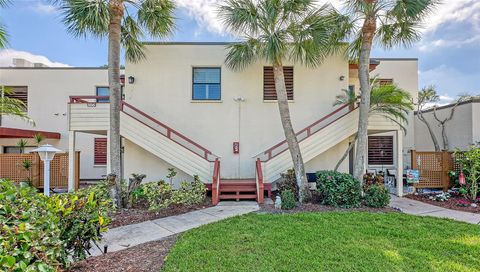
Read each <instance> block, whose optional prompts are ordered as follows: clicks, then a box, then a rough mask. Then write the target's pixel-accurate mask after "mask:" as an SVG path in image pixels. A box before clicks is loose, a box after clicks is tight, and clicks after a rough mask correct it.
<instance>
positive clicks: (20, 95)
mask: <svg viewBox="0 0 480 272" xmlns="http://www.w3.org/2000/svg"><path fill="white" fill-rule="evenodd" d="M4 96H5V97H9V98H15V99H18V100H20V101H22V102H23V103H24V104H25V111H27V109H28V87H27V86H6V87H5V92H4Z"/></svg>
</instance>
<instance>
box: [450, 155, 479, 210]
mask: <svg viewBox="0 0 480 272" xmlns="http://www.w3.org/2000/svg"><path fill="white" fill-rule="evenodd" d="M458 153H460V151H456V152H455V157H459V158H458V159H457V162H459V163H460V164H461V165H462V167H463V173H464V174H465V182H466V184H465V185H463V188H465V191H466V192H467V193H466V194H465V196H466V197H467V198H468V199H470V201H475V200H476V199H477V195H478V192H479V187H480V148H477V147H475V146H471V147H470V149H469V150H468V151H465V152H463V154H462V155H463V156H457V154H458Z"/></svg>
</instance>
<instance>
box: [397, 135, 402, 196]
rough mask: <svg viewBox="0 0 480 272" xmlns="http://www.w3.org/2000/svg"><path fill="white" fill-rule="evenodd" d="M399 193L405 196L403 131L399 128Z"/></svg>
mask: <svg viewBox="0 0 480 272" xmlns="http://www.w3.org/2000/svg"><path fill="white" fill-rule="evenodd" d="M397 195H398V196H400V197H401V196H403V131H401V130H397Z"/></svg>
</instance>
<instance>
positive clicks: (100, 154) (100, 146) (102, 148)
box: [93, 138, 107, 165]
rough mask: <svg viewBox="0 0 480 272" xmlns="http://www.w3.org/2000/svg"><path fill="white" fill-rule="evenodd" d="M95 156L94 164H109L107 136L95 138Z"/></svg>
mask: <svg viewBox="0 0 480 272" xmlns="http://www.w3.org/2000/svg"><path fill="white" fill-rule="evenodd" d="M94 141H95V143H94V152H93V153H94V156H93V164H95V165H106V164H107V138H95V139H94Z"/></svg>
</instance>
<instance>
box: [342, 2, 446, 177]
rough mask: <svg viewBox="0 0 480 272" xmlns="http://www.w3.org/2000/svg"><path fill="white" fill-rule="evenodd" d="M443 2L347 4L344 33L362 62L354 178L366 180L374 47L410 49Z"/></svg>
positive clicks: (351, 50)
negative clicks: (364, 176)
mask: <svg viewBox="0 0 480 272" xmlns="http://www.w3.org/2000/svg"><path fill="white" fill-rule="evenodd" d="M438 3H439V0H418V1H410V0H349V1H345V7H346V10H347V14H348V15H347V16H348V17H349V20H348V22H346V24H344V25H343V27H342V30H347V31H345V32H344V34H346V37H353V41H352V42H351V45H350V53H351V56H352V57H354V58H353V59H355V60H358V77H359V79H360V107H359V120H358V144H357V149H356V154H357V156H356V159H355V164H354V176H355V178H357V179H358V180H362V176H363V173H364V169H365V164H366V156H367V137H368V114H369V112H370V91H371V86H370V77H369V71H370V70H369V66H370V53H371V50H372V46H373V44H374V43H378V44H380V45H381V46H383V47H384V48H385V49H391V48H393V47H394V46H397V45H403V46H410V45H412V44H413V43H414V42H416V41H418V40H419V39H420V37H421V34H420V32H419V30H420V28H421V24H422V22H423V21H424V20H425V18H426V17H427V16H428V15H429V14H430V13H431V11H432V10H433V9H434V8H435V7H436V6H437V4H438Z"/></svg>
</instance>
